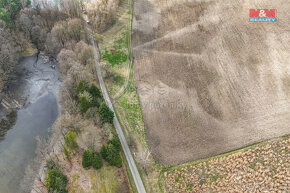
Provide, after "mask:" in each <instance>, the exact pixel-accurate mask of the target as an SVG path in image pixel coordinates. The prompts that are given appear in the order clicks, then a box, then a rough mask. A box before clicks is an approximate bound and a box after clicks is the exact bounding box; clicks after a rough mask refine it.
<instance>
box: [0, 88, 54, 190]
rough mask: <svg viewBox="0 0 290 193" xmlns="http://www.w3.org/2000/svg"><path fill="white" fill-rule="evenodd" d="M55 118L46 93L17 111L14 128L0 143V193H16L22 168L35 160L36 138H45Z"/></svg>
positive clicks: (52, 99) (49, 98)
mask: <svg viewBox="0 0 290 193" xmlns="http://www.w3.org/2000/svg"><path fill="white" fill-rule="evenodd" d="M57 117H58V104H57V100H56V97H55V96H54V94H52V93H48V94H46V95H44V96H42V97H41V98H39V99H38V100H37V101H36V102H35V103H33V104H30V105H29V106H28V107H27V108H25V109H22V110H19V111H18V116H17V121H16V124H15V126H14V127H13V128H12V129H10V130H9V131H8V133H7V135H6V137H5V140H3V141H2V142H0V192H1V193H17V192H22V191H21V190H20V182H21V180H22V178H23V177H24V171H25V167H26V166H27V165H28V164H29V162H32V160H33V158H34V156H35V149H36V145H37V143H36V140H35V137H36V136H48V135H49V131H48V128H49V127H51V126H52V125H53V123H54V122H55V120H56V119H57Z"/></svg>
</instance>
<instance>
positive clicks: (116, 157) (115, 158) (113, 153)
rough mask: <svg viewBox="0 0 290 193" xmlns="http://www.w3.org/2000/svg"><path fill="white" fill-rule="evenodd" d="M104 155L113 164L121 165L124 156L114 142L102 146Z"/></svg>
mask: <svg viewBox="0 0 290 193" xmlns="http://www.w3.org/2000/svg"><path fill="white" fill-rule="evenodd" d="M101 155H102V157H103V158H104V159H105V160H106V161H107V162H108V163H109V164H110V165H112V166H116V167H121V166H122V158H121V156H120V151H118V148H116V147H115V146H114V145H113V144H109V145H107V146H104V145H103V146H102V148H101Z"/></svg>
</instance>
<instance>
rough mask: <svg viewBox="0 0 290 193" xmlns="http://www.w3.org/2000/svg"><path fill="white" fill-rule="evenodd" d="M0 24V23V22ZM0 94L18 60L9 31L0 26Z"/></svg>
mask: <svg viewBox="0 0 290 193" xmlns="http://www.w3.org/2000/svg"><path fill="white" fill-rule="evenodd" d="M0 22H1V21H0ZM0 42H1V44H0V92H1V91H2V90H3V89H4V88H5V86H6V85H7V83H8V82H9V80H10V79H11V78H12V75H13V71H14V68H15V63H16V62H17V60H18V57H19V55H18V48H17V44H16V42H15V40H14V39H13V37H12V36H11V33H10V30H9V29H6V28H2V27H1V26H0Z"/></svg>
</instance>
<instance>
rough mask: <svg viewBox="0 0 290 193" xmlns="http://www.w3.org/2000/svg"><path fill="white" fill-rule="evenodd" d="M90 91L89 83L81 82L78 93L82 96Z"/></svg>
mask: <svg viewBox="0 0 290 193" xmlns="http://www.w3.org/2000/svg"><path fill="white" fill-rule="evenodd" d="M87 90H89V85H88V83H86V82H84V81H79V83H78V86H77V93H78V94H81V93H83V92H84V91H87Z"/></svg>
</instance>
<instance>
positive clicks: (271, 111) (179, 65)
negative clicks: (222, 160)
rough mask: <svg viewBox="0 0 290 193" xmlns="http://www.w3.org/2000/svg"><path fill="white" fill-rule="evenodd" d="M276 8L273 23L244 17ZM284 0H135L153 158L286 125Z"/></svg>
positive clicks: (140, 81)
mask: <svg viewBox="0 0 290 193" xmlns="http://www.w3.org/2000/svg"><path fill="white" fill-rule="evenodd" d="M251 8H275V9H277V11H278V22H276V23H249V9H251ZM289 8H290V7H289V6H288V5H286V4H285V1H283V0H278V1H270V0H255V1H242V0H239V1H231V0H221V1H193V0H182V1H181V0H171V1H165V0H162V1H159V0H137V1H136V2H135V7H134V21H133V47H134V50H133V51H134V62H135V63H134V70H135V79H136V86H137V88H138V93H139V95H140V100H141V105H142V109H143V115H144V120H145V124H146V128H147V136H148V141H149V145H150V147H151V150H152V152H153V154H154V156H155V158H156V159H157V160H158V161H160V162H162V163H165V164H178V163H183V162H187V161H190V160H196V159H200V158H204V157H208V156H211V155H215V154H219V153H222V152H226V151H230V150H232V149H235V148H239V147H243V146H245V145H248V144H251V143H255V142H258V141H262V140H265V139H269V138H272V137H277V136H282V135H285V134H289V133H290V126H289V125H290V120H289V116H290V108H289V107H290V90H289V88H290V75H289V73H290V69H289V63H290V61H289V59H290V53H289V50H290V47H289V45H290V44H289V43H290V38H289V30H290V28H289V25H288V23H289V19H290V15H289V14H288V11H287V10H288V9H289Z"/></svg>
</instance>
